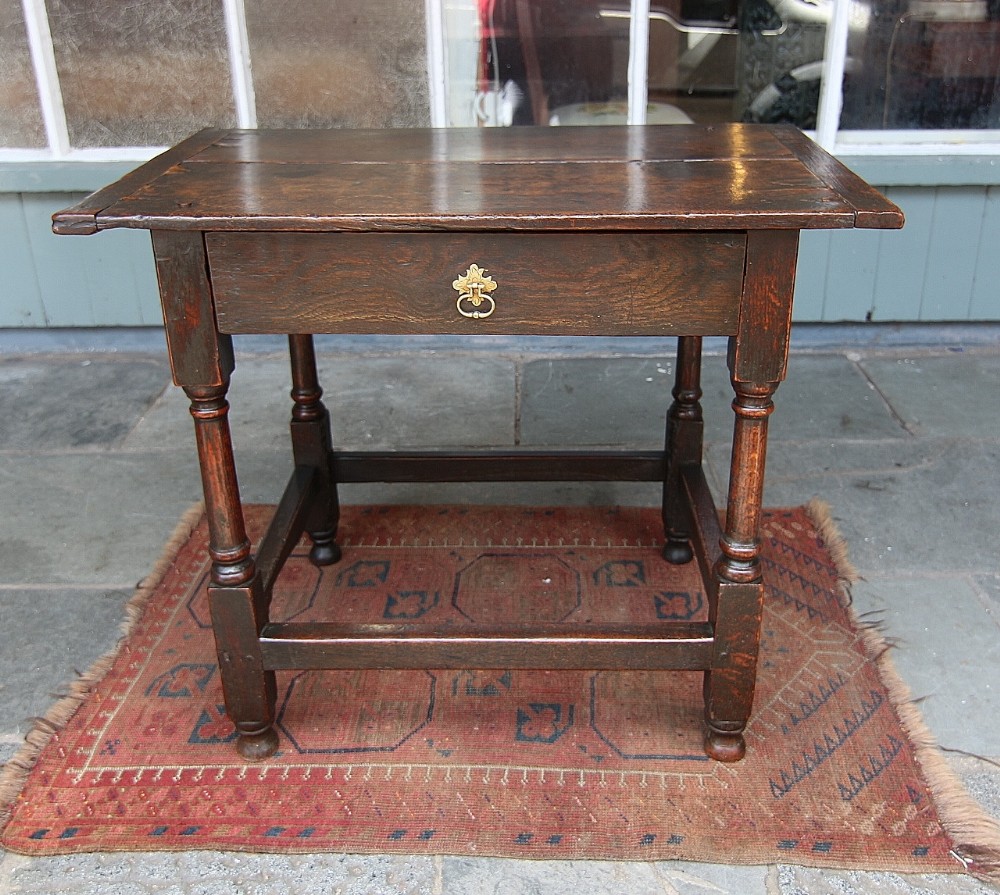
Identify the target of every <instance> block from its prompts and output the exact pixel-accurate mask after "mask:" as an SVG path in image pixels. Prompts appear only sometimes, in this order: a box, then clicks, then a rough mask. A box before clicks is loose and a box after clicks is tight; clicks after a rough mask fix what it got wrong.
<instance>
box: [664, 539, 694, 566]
mask: <svg viewBox="0 0 1000 895" xmlns="http://www.w3.org/2000/svg"><path fill="white" fill-rule="evenodd" d="M663 558H664V559H665V560H666V561H667V562H668V563H670V564H671V565H675V566H682V565H684V564H685V563H689V562H691V560H692V559H694V550H692V549H691V542H690V541H688V540H681V539H679V538H668V539H667V542H666V543H665V544H664V545H663Z"/></svg>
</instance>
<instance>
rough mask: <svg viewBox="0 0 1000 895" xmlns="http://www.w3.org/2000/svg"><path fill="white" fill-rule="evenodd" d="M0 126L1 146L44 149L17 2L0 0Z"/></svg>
mask: <svg viewBox="0 0 1000 895" xmlns="http://www.w3.org/2000/svg"><path fill="white" fill-rule="evenodd" d="M0 122H2V124H0V146H3V147H12V148H16V147H23V148H25V149H37V148H39V147H43V146H45V143H46V139H45V126H44V124H43V122H42V113H41V111H40V109H39V107H38V91H37V88H36V86H35V73H34V71H33V70H32V67H31V54H30V53H29V51H28V36H27V33H26V32H25V29H24V11H23V9H22V7H21V3H20V0H0Z"/></svg>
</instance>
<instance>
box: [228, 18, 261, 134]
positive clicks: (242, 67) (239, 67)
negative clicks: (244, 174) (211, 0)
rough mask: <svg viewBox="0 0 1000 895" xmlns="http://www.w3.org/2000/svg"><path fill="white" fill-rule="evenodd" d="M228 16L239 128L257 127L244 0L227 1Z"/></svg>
mask: <svg viewBox="0 0 1000 895" xmlns="http://www.w3.org/2000/svg"><path fill="white" fill-rule="evenodd" d="M222 6H223V9H224V10H225V16H226V40H227V42H228V44H229V71H230V76H231V77H232V81H233V98H234V100H235V102H236V125H237V127H250V128H253V127H257V97H256V94H255V93H254V89H253V70H252V69H251V67H250V37H249V35H248V34H247V17H246V8H245V7H244V5H243V0H223V4H222Z"/></svg>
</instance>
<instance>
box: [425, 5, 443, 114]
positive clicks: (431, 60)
mask: <svg viewBox="0 0 1000 895" xmlns="http://www.w3.org/2000/svg"><path fill="white" fill-rule="evenodd" d="M443 3H444V0H424V18H425V21H426V23H427V24H426V31H427V79H428V87H429V93H430V106H431V127H447V126H448V87H449V84H448V62H447V59H446V57H445V34H444V10H443V8H442V4H443Z"/></svg>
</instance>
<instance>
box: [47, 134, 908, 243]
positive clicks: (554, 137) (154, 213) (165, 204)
mask: <svg viewBox="0 0 1000 895" xmlns="http://www.w3.org/2000/svg"><path fill="white" fill-rule="evenodd" d="M902 223H903V216H902V213H901V212H900V210H899V209H898V208H897V207H896V206H895V205H893V204H892V203H891V202H889V201H888V200H887V199H885V198H884V197H883V196H882V195H881V194H880V193H878V192H877V191H876V190H874V189H873V188H872V187H870V186H868V184H866V183H865V182H864V181H863V180H861V179H860V178H859V177H857V176H856V175H855V174H853V173H852V172H851V171H850V170H848V169H847V168H846V167H844V166H843V165H842V164H841V163H840V162H838V161H837V160H836V159H834V158H833V157H832V156H830V155H829V154H827V153H826V152H825V151H823V150H822V149H821V148H820V147H819V146H818V145H817V144H815V143H814V142H813V141H811V140H810V139H809V138H808V137H806V136H804V135H803V134H802V133H801V132H800V131H799V130H798V129H796V128H794V127H790V126H767V125H745V124H731V125H714V126H700V125H661V126H645V127H626V126H613V127H568V128H535V127H517V128H504V129H499V128H497V129H492V128H490V129H486V128H481V129H413V130H368V131H365V130H288V131H263V130H262V131H258V130H204V131H201V132H199V133H197V134H195V135H194V136H192V137H190V138H188V139H187V140H185V141H184V142H183V143H180V144H178V145H177V146H175V147H174V148H173V149H170V150H168V151H167V152H165V153H163V154H162V155H160V156H157V157H156V158H154V159H152V160H150V161H149V162H147V163H146V164H144V165H142V166H141V167H140V168H138V169H136V170H135V171H133V172H132V173H130V174H128V175H126V176H125V177H124V178H122V179H121V180H119V181H118V182H117V183H115V184H112V185H111V186H109V187H106V188H105V189H103V190H100V191H98V192H96V193H94V194H93V195H91V196H88V197H87V198H86V199H84V200H83V201H82V202H80V203H79V204H78V205H76V206H74V207H72V208H70V209H67V210H65V211H61V212H58V213H57V214H55V215H54V216H53V229H54V230H55V231H56V232H57V233H67V234H74V233H75V234H86V233H94V232H96V231H98V230H105V229H111V228H115V227H130V228H139V229H167V230H202V231H210V230H230V231H231V230H249V231H253V230H258V231H275V230H284V231H355V232H379V231H397V232H398V231H408V230H458V231H498V230H522V231H533V230H562V231H566V230H647V229H657V230H658V229H671V230H677V229H681V230H714V229H741V230H742V229H814V228H848V227H865V228H880V229H888V228H897V227H901V226H902Z"/></svg>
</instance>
